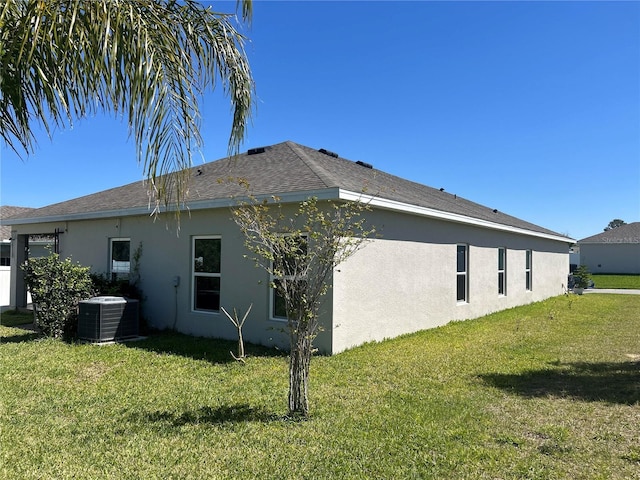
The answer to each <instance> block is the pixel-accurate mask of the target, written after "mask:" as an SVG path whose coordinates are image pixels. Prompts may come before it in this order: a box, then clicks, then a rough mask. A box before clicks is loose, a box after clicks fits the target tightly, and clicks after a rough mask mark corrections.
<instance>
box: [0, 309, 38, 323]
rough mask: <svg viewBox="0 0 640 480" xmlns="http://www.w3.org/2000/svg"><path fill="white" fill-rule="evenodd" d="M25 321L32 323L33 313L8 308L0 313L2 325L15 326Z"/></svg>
mask: <svg viewBox="0 0 640 480" xmlns="http://www.w3.org/2000/svg"><path fill="white" fill-rule="evenodd" d="M27 323H33V313H23V312H17V311H15V310H8V311H6V312H2V314H0V325H2V326H4V327H15V326H16V325H24V324H27Z"/></svg>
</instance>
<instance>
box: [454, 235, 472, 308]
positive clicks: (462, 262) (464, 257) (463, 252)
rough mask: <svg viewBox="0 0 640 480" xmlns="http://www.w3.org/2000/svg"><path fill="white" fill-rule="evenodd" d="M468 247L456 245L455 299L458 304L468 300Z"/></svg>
mask: <svg viewBox="0 0 640 480" xmlns="http://www.w3.org/2000/svg"><path fill="white" fill-rule="evenodd" d="M468 270H469V247H468V246H467V245H458V247H457V255H456V299H457V301H458V303H466V302H468V300H469V292H468V290H469V279H468V273H469V271H468Z"/></svg>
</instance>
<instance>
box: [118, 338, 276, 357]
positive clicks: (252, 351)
mask: <svg viewBox="0 0 640 480" xmlns="http://www.w3.org/2000/svg"><path fill="white" fill-rule="evenodd" d="M124 345H126V346H128V347H131V348H139V349H143V350H147V351H150V352H154V353H159V354H165V355H180V356H183V357H188V358H192V359H194V360H205V361H207V362H211V363H234V362H236V360H235V359H234V358H233V357H232V356H231V353H230V352H233V353H234V354H237V352H238V342H237V341H232V340H220V339H215V338H204V337H192V336H189V335H184V334H181V333H177V332H171V331H161V332H155V333H152V334H151V335H149V337H148V338H147V339H145V340H141V341H137V342H127V343H124ZM244 350H245V356H246V357H247V358H248V359H249V360H250V359H251V357H286V356H287V352H283V351H282V350H276V349H275V348H268V347H264V346H261V345H254V344H251V343H245V345H244Z"/></svg>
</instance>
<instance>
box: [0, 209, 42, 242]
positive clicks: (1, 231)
mask: <svg viewBox="0 0 640 480" xmlns="http://www.w3.org/2000/svg"><path fill="white" fill-rule="evenodd" d="M31 210H34V209H33V208H29V207H14V206H11V205H3V206H0V241H2V240H8V239H9V238H11V227H10V226H8V225H2V223H3V220H5V219H7V218H11V217H18V216H20V217H23V216H24V215H25V214H26V213H27V212H30V211H31Z"/></svg>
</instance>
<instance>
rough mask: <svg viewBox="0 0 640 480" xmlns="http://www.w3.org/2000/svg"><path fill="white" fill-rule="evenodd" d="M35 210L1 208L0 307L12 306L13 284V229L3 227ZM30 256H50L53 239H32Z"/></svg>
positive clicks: (40, 237)
mask: <svg viewBox="0 0 640 480" xmlns="http://www.w3.org/2000/svg"><path fill="white" fill-rule="evenodd" d="M32 210H34V209H33V208H29V207H14V206H10V205H3V206H1V207H0V307H8V306H10V304H11V302H10V290H11V289H10V284H11V227H10V226H8V225H3V224H4V223H5V222H6V220H7V218H11V217H15V216H23V215H24V214H26V213H27V212H30V211H32ZM29 245H30V249H29V256H30V257H41V256H44V255H48V253H49V252H48V250H47V248H48V247H51V246H53V245H52V238H50V237H46V236H38V237H32V238H31V240H30V242H29Z"/></svg>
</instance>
